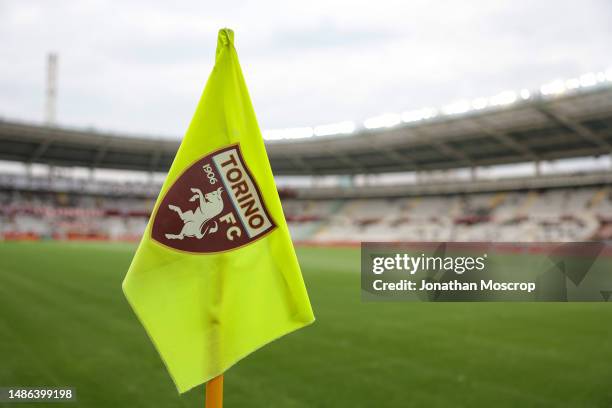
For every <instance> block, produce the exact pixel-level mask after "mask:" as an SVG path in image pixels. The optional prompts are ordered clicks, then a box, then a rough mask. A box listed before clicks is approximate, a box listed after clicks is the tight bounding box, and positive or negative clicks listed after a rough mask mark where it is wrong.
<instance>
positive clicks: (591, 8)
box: [0, 0, 612, 137]
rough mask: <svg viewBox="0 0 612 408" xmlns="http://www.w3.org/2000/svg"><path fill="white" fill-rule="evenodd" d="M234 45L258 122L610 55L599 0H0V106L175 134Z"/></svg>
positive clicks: (521, 82) (495, 80) (486, 85)
mask: <svg viewBox="0 0 612 408" xmlns="http://www.w3.org/2000/svg"><path fill="white" fill-rule="evenodd" d="M224 26H228V27H230V28H233V29H234V31H235V33H236V48H237V50H238V54H239V56H240V59H241V65H242V69H243V71H244V74H245V78H246V80H247V85H248V87H249V89H250V92H251V96H252V98H253V103H254V106H255V111H256V113H257V115H258V118H259V122H260V126H261V127H262V128H264V129H273V128H282V127H294V126H313V125H318V124H324V123H329V122H337V121H341V120H355V121H358V122H360V121H362V120H363V119H365V118H367V117H369V116H373V115H377V114H380V113H383V112H387V111H389V112H401V111H404V110H410V109H415V108H420V107H423V106H430V105H433V106H439V105H444V104H447V103H449V102H453V101H454V100H457V99H462V98H474V97H480V96H491V95H495V94H497V93H498V92H500V91H503V90H506V89H521V88H530V89H535V88H538V87H539V85H540V84H542V83H544V82H549V81H551V80H553V79H556V78H567V77H573V76H576V75H579V74H581V73H584V72H588V71H601V70H604V69H606V68H609V67H611V66H612V53H611V51H612V46H611V44H610V41H611V39H612V1H610V0H580V1H577V0H572V1H559V0H557V1H553V0H525V1H524V0H512V1H491V0H489V1H484V0H483V1H434V0H426V1H420V0H411V1H387V0H376V1H373V0H368V1H356V0H350V1H333V0H309V1H296V2H291V1H269V0H259V1H253V2H240V1H234V2H224V1H203V0H196V1H181V0H178V1H167V0H159V1H158V0H146V1H144V0H143V1H128V0H125V1H115V2H111V1H109V0H99V1H89V0H78V1H48V0H45V1H28V0H14V1H8V0H0V116H3V117H7V118H18V119H26V120H34V121H40V120H42V119H43V112H44V85H45V58H46V57H45V56H46V54H47V52H49V51H56V52H58V53H59V55H60V60H59V95H58V108H57V111H58V113H57V115H58V121H59V123H60V124H66V125H77V126H93V127H96V128H98V129H106V130H116V131H128V132H135V133H145V134H152V135H162V136H170V137H171V136H176V137H178V136H181V135H182V134H183V133H184V131H185V129H186V128H187V125H188V123H189V121H190V119H191V115H192V114H193V111H194V108H195V105H196V103H197V101H198V98H199V96H200V94H201V91H202V89H203V86H204V83H205V82H206V79H207V78H208V75H209V73H210V70H211V68H212V64H213V61H214V52H215V47H216V38H217V30H218V29H219V28H220V27H224Z"/></svg>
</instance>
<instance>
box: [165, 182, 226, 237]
mask: <svg viewBox="0 0 612 408" xmlns="http://www.w3.org/2000/svg"><path fill="white" fill-rule="evenodd" d="M191 192H192V193H194V195H193V196H192V197H191V198H190V199H189V201H191V202H193V201H196V200H199V201H200V205H199V206H198V208H196V209H195V210H193V211H192V210H189V211H183V210H181V209H180V208H179V207H177V206H176V205H172V204H170V205H168V208H169V209H170V210H172V211H174V212H176V213H177V214H178V216H179V217H180V218H181V221H183V223H184V225H183V228H182V229H181V232H179V233H178V234H165V235H166V238H167V239H183V238H185V237H195V238H197V239H202V238H204V236H206V235H207V234H212V233H215V232H217V230H218V229H219V225H218V224H217V221H214V223H213V224H214V225H208V226H207V227H206V228H205V229H204V230H202V228H204V225H205V224H206V223H207V222H208V221H210V220H211V219H213V218H214V217H216V216H218V215H219V214H221V211H223V198H222V197H221V193H222V192H223V187H219V188H218V189H216V190H214V191H211V192H210V193H206V194H202V190H200V189H198V188H192V189H191Z"/></svg>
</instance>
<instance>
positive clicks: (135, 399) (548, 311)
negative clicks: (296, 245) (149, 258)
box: [0, 243, 612, 408]
mask: <svg viewBox="0 0 612 408" xmlns="http://www.w3.org/2000/svg"><path fill="white" fill-rule="evenodd" d="M134 249H135V247H134V246H133V245H123V244H121V245H119V244H80V243H74V244H72V243H2V244H0V386H73V387H75V388H76V392H77V400H78V401H77V402H76V403H65V404H53V406H54V407H60V406H67V407H75V406H79V407H81V406H82V407H91V408H93V407H130V408H135V407H147V408H150V407H202V406H203V390H202V387H198V388H196V389H194V390H192V391H190V392H188V393H186V394H185V395H183V396H179V395H178V394H177V392H176V390H175V388H174V386H173V385H172V383H171V380H170V377H169V376H168V374H167V373H166V371H165V369H164V367H163V365H162V362H161V360H160V358H159V357H158V355H157V353H156V351H155V350H154V349H153V346H152V344H151V343H150V341H149V339H148V338H147V335H146V334H145V332H144V330H143V329H142V327H141V326H140V324H139V323H138V321H137V319H136V317H135V316H134V315H133V313H132V311H131V310H130V308H129V306H128V304H127V302H126V301H125V299H124V298H123V293H122V291H121V281H122V279H123V276H124V274H125V272H126V269H127V267H128V265H129V263H130V260H131V257H132V255H133V252H134ZM298 254H299V257H300V263H301V265H302V269H303V273H304V278H305V280H306V283H307V286H308V290H309V293H310V296H311V301H312V304H313V307H314V310H315V314H316V316H317V321H316V322H315V324H314V325H312V326H310V327H308V328H305V329H303V330H300V331H298V332H296V333H293V334H290V335H288V336H286V337H285V338H283V339H281V340H279V341H276V342H274V343H272V344H270V345H268V346H266V347H264V348H263V349H262V350H260V351H258V352H256V353H255V354H253V355H251V356H249V357H248V358H246V359H245V360H243V361H242V362H240V363H239V364H238V365H237V366H235V367H234V368H232V369H231V370H230V371H229V372H227V373H226V377H225V406H226V407H228V408H231V407H267V408H269V407H283V408H291V407H351V408H354V407H370V408H371V407H411V406H414V407H519V406H520V407H560V406H564V407H565V406H575V407H609V406H612V324H611V322H612V305H610V304H606V303H568V304H561V303H363V302H362V301H361V296H360V283H359V282H360V281H359V252H358V250H356V249H320V248H300V249H298ZM0 405H1V404H0ZM15 406H24V407H25V406H45V404H16V405H15Z"/></svg>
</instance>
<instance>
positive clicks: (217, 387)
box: [205, 374, 223, 408]
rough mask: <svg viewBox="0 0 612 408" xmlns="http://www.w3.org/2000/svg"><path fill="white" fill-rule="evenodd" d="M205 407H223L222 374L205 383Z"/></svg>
mask: <svg viewBox="0 0 612 408" xmlns="http://www.w3.org/2000/svg"><path fill="white" fill-rule="evenodd" d="M205 408H223V374H221V375H220V376H218V377H215V378H213V379H212V380H210V381H209V382H207V383H206V404H205Z"/></svg>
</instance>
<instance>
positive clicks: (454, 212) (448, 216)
mask: <svg viewBox="0 0 612 408" xmlns="http://www.w3.org/2000/svg"><path fill="white" fill-rule="evenodd" d="M6 180H7V179H6V178H5V179H4V182H5V183H4V184H2V186H1V187H2V191H0V204H1V207H0V233H1V234H2V237H3V238H4V239H49V238H53V239H104V240H106V239H108V240H136V239H138V238H139V237H140V236H141V235H142V232H143V231H144V229H145V226H146V223H147V220H148V217H149V215H150V213H151V209H152V206H153V204H154V198H155V194H148V195H147V194H138V193H134V187H135V186H136V185H137V184H134V183H131V184H128V187H130V188H131V189H132V191H131V192H129V193H127V192H126V188H127V187H126V185H123V184H121V183H115V184H113V183H110V184H109V183H104V184H103V185H102V186H96V183H91V182H90V183H88V185H89V187H90V188H92V189H94V190H96V191H98V193H88V192H85V193H84V192H75V191H67V190H66V189H65V188H64V187H65V186H67V185H68V184H67V183H59V186H58V183H48V184H45V183H44V181H43V180H36V179H35V178H34V179H32V180H33V182H32V183H31V185H30V186H32V185H33V186H36V187H35V189H30V190H25V189H23V180H20V179H19V178H13V179H12V182H13V183H12V184H11V185H8V184H6ZM17 180H20V181H19V182H18V181H17ZM52 184H53V187H52V186H51V185H52ZM16 186H21V187H20V188H15V187H16ZM105 188H106V189H109V192H108V193H105V192H104V191H105ZM157 188H159V185H157ZM147 189H151V186H150V185H149V186H148V187H145V186H141V187H140V188H137V189H135V190H136V191H145V190H147ZM117 192H119V193H117ZM283 195H284V194H283ZM298 196H299V194H298ZM283 206H284V210H285V213H286V217H287V220H288V222H289V227H290V230H291V234H292V236H293V239H294V240H295V241H298V242H309V243H328V244H339V243H356V242H360V241H496V242H506V241H523V242H533V241H581V240H591V239H612V189H610V188H609V187H608V186H606V185H600V186H591V187H564V188H555V189H547V190H542V189H537V190H523V191H500V192H495V193H471V194H463V193H455V194H445V195H426V196H413V197H403V198H370V199H364V198H355V199H346V198H344V199H318V200H315V199H301V198H299V197H295V198H284V199H283Z"/></svg>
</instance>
